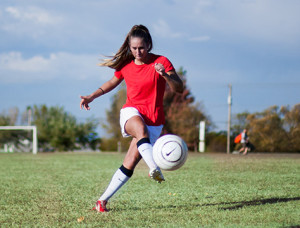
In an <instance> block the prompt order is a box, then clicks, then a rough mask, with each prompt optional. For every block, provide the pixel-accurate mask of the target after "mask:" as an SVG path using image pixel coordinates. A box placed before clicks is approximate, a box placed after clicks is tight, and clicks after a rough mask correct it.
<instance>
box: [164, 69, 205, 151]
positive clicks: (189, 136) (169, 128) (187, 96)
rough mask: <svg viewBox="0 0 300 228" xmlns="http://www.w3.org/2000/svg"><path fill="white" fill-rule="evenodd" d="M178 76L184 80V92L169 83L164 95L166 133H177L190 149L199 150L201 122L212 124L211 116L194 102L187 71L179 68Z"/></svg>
mask: <svg viewBox="0 0 300 228" xmlns="http://www.w3.org/2000/svg"><path fill="white" fill-rule="evenodd" d="M177 73H178V76H179V77H180V78H181V80H182V81H183V86H184V90H183V93H182V94H180V93H175V92H173V91H172V90H171V89H170V87H169V86H168V85H167V87H166V92H165V96H164V110H165V114H166V123H165V125H164V129H163V133H164V134H176V135H179V136H181V137H182V138H183V139H184V140H185V142H186V143H187V144H188V147H189V149H193V150H197V147H198V142H199V122H200V121H202V120H205V121H206V125H207V127H209V126H210V120H209V118H208V117H207V116H206V115H205V114H204V111H203V108H202V106H201V105H200V104H199V103H194V101H195V98H194V97H193V96H192V94H191V91H190V89H189V88H188V87H187V80H186V71H185V70H183V68H182V67H181V68H179V70H178V71H177Z"/></svg>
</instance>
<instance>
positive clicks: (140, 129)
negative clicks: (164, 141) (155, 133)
mask: <svg viewBox="0 0 300 228" xmlns="http://www.w3.org/2000/svg"><path fill="white" fill-rule="evenodd" d="M125 130H126V132H127V133H128V134H130V135H132V136H133V137H135V138H138V139H139V138H143V137H148V131H147V126H146V124H145V123H144V121H143V119H141V117H139V116H134V117H132V118H130V119H129V120H128V121H127V122H126V125H125Z"/></svg>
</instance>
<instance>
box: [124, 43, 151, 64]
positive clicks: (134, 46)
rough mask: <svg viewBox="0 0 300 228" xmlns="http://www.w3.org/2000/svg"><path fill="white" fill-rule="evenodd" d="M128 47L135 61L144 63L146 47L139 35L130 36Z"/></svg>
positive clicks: (146, 53)
mask: <svg viewBox="0 0 300 228" xmlns="http://www.w3.org/2000/svg"><path fill="white" fill-rule="evenodd" d="M129 47H130V51H131V53H132V55H133V57H134V58H135V59H136V61H138V62H139V63H145V61H146V59H147V55H148V47H147V44H146V43H145V42H144V40H143V39H142V38H139V37H131V38H130V44H129Z"/></svg>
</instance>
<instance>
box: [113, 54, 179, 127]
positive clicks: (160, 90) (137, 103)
mask: <svg viewBox="0 0 300 228" xmlns="http://www.w3.org/2000/svg"><path fill="white" fill-rule="evenodd" d="M155 63H161V64H162V65H163V66H164V67H165V71H166V72H168V71H171V70H174V67H173V65H172V63H171V62H170V61H169V60H168V59H167V58H166V57H164V56H160V55H154V54H151V56H150V59H149V61H148V62H147V63H145V64H143V65H136V64H135V63H134V61H131V62H130V63H128V64H126V65H125V66H124V67H122V68H121V69H120V70H116V71H115V76H116V77H117V78H119V79H124V80H125V82H126V86H127V100H126V103H125V105H124V106H123V108H125V107H134V108H136V109H137V110H138V111H139V112H140V114H141V115H142V117H143V118H144V121H145V123H146V124H147V125H149V126H159V125H161V124H164V123H165V115H164V110H163V97H164V92H165V87H166V81H165V79H164V78H163V77H162V76H161V75H159V74H158V73H157V72H156V70H155V68H154V65H155Z"/></svg>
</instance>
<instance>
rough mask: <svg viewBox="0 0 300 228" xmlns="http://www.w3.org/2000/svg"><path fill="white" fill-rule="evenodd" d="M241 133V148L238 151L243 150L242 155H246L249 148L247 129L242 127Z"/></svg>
mask: <svg viewBox="0 0 300 228" xmlns="http://www.w3.org/2000/svg"><path fill="white" fill-rule="evenodd" d="M241 134H242V136H241V144H242V148H241V149H240V151H239V152H240V153H241V152H243V155H246V154H247V153H248V150H249V137H248V134H247V129H244V130H243V131H242V133H241Z"/></svg>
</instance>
